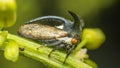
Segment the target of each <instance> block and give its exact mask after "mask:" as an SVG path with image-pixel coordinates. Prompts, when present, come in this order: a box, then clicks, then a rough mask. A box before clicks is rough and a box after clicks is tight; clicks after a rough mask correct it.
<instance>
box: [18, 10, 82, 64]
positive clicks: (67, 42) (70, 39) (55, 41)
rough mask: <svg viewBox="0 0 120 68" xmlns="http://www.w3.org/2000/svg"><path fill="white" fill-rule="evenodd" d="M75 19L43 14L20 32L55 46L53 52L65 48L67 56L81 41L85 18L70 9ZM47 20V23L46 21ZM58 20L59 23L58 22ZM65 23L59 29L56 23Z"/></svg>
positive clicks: (47, 44)
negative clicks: (82, 18)
mask: <svg viewBox="0 0 120 68" xmlns="http://www.w3.org/2000/svg"><path fill="white" fill-rule="evenodd" d="M69 13H70V14H71V16H72V17H73V19H74V22H72V21H70V20H67V19H65V18H63V17H59V16H43V17H39V18H36V19H33V20H30V21H28V22H27V23H26V24H25V25H23V26H21V27H20V28H19V30H18V34H20V35H21V36H23V37H25V38H29V39H33V40H39V41H42V42H43V43H45V44H46V45H45V46H54V48H53V49H52V51H51V52H50V53H49V55H48V56H49V57H50V56H51V53H52V52H54V51H55V50H57V49H60V48H65V50H66V54H67V55H66V57H65V60H64V62H63V63H65V61H66V59H67V58H68V56H69V55H70V54H71V52H72V51H73V50H74V49H75V48H76V46H77V45H78V43H79V42H80V39H81V38H80V36H81V32H82V27H83V24H84V22H83V20H81V19H80V18H79V17H78V16H77V15H76V14H75V13H73V12H71V11H69ZM44 22H46V23H44ZM56 22H57V23H56ZM61 23H62V24H63V26H64V27H63V29H59V28H57V27H56V25H57V24H58V25H61Z"/></svg>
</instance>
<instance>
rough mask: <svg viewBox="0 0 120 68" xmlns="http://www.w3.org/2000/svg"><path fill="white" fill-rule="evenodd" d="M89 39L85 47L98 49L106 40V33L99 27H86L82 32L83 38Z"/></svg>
mask: <svg viewBox="0 0 120 68" xmlns="http://www.w3.org/2000/svg"><path fill="white" fill-rule="evenodd" d="M85 39H88V41H87V43H86V45H85V47H86V48H88V49H92V50H93V49H96V48H99V47H100V46H101V44H102V43H103V42H104V41H105V35H104V33H103V32H102V31H101V30H100V29H98V28H95V29H93V28H85V29H84V30H83V34H82V40H85Z"/></svg>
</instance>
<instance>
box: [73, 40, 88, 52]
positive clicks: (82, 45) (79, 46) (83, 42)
mask: <svg viewBox="0 0 120 68" xmlns="http://www.w3.org/2000/svg"><path fill="white" fill-rule="evenodd" d="M87 42H88V39H87V38H86V39H84V40H82V41H81V43H79V44H78V45H77V47H76V48H75V50H74V51H73V54H76V53H77V52H78V51H79V50H80V49H81V48H82V47H84V46H85V45H86V43H87Z"/></svg>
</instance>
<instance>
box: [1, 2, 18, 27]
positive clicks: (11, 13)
mask: <svg viewBox="0 0 120 68" xmlns="http://www.w3.org/2000/svg"><path fill="white" fill-rule="evenodd" d="M15 21H16V2H15V0H0V29H2V28H8V27H10V26H12V25H13V24H14V23H15Z"/></svg>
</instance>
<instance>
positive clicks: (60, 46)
mask: <svg viewBox="0 0 120 68" xmlns="http://www.w3.org/2000/svg"><path fill="white" fill-rule="evenodd" d="M64 46H65V45H64V44H60V45H58V46H56V47H54V48H53V49H52V51H51V52H50V53H49V55H48V57H50V56H51V53H52V52H54V51H55V50H57V49H60V48H62V47H64Z"/></svg>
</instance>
